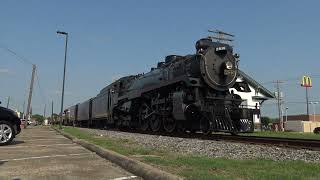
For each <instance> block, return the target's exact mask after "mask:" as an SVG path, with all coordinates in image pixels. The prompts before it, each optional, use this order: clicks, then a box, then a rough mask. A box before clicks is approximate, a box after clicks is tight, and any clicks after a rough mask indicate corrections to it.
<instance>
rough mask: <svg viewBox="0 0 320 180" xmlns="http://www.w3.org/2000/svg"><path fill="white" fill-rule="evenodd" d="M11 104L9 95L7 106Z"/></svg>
mask: <svg viewBox="0 0 320 180" xmlns="http://www.w3.org/2000/svg"><path fill="white" fill-rule="evenodd" d="M9 104H10V96H9V97H8V101H7V108H9Z"/></svg>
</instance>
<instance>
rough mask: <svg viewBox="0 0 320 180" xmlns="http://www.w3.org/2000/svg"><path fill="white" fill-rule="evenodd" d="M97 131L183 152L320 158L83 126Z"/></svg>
mask: <svg viewBox="0 0 320 180" xmlns="http://www.w3.org/2000/svg"><path fill="white" fill-rule="evenodd" d="M80 129H82V130H84V131H86V132H89V133H91V134H95V135H99V136H101V135H103V136H106V137H109V138H118V139H128V140H131V141H134V142H136V143H137V144H139V145H142V146H144V147H147V148H155V149H161V150H169V151H173V152H179V153H189V154H194V155H205V156H209V157H224V158H230V159H257V158H262V159H271V160H275V161H284V160H302V161H305V162H318V163H319V162H320V151H310V150H304V149H290V148H281V147H275V146H264V145H253V144H243V143H234V142H224V141H210V140H199V139H187V138H177V137H167V136H159V135H148V134H138V133H128V132H121V131H107V130H97V129H86V128H80Z"/></svg>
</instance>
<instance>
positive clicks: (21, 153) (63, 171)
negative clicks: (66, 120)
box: [0, 127, 137, 180]
mask: <svg viewBox="0 0 320 180" xmlns="http://www.w3.org/2000/svg"><path fill="white" fill-rule="evenodd" d="M3 178H5V179H118V180H120V179H121V180H124V179H137V178H136V177H135V176H134V175H133V174H131V173H129V172H127V171H125V170H123V169H122V168H120V167H118V166H117V165H115V164H113V163H111V162H109V161H107V160H105V159H103V158H101V157H99V156H98V155H96V154H95V153H93V152H91V151H89V150H87V149H85V148H83V147H81V146H79V145H77V144H74V143H73V142H72V141H70V140H69V139H67V138H65V137H63V136H62V135H60V134H58V133H57V132H56V131H54V130H52V129H50V128H48V127H28V128H27V129H23V130H22V132H21V134H19V135H18V136H17V137H16V138H15V139H14V141H13V142H12V144H11V145H8V146H0V179H3Z"/></svg>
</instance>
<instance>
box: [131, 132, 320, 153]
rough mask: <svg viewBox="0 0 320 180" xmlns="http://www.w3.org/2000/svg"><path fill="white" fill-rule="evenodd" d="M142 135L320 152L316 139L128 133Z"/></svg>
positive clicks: (318, 142)
mask: <svg viewBox="0 0 320 180" xmlns="http://www.w3.org/2000/svg"><path fill="white" fill-rule="evenodd" d="M127 132H132V133H140V134H151V135H162V136H170V137H178V138H197V139H203V140H215V141H229V142H238V143H246V144H259V145H273V146H278V147H285V148H294V149H309V150H314V151H320V140H314V139H294V138H280V137H263V136H246V135H236V136H234V135H227V134H212V136H204V135H203V134H197V133H194V134H179V133H174V134H167V133H148V132H141V131H139V130H134V131H132V130H131V131H127Z"/></svg>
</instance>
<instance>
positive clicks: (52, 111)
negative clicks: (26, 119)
mask: <svg viewBox="0 0 320 180" xmlns="http://www.w3.org/2000/svg"><path fill="white" fill-rule="evenodd" d="M51 123H53V101H52V102H51Z"/></svg>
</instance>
